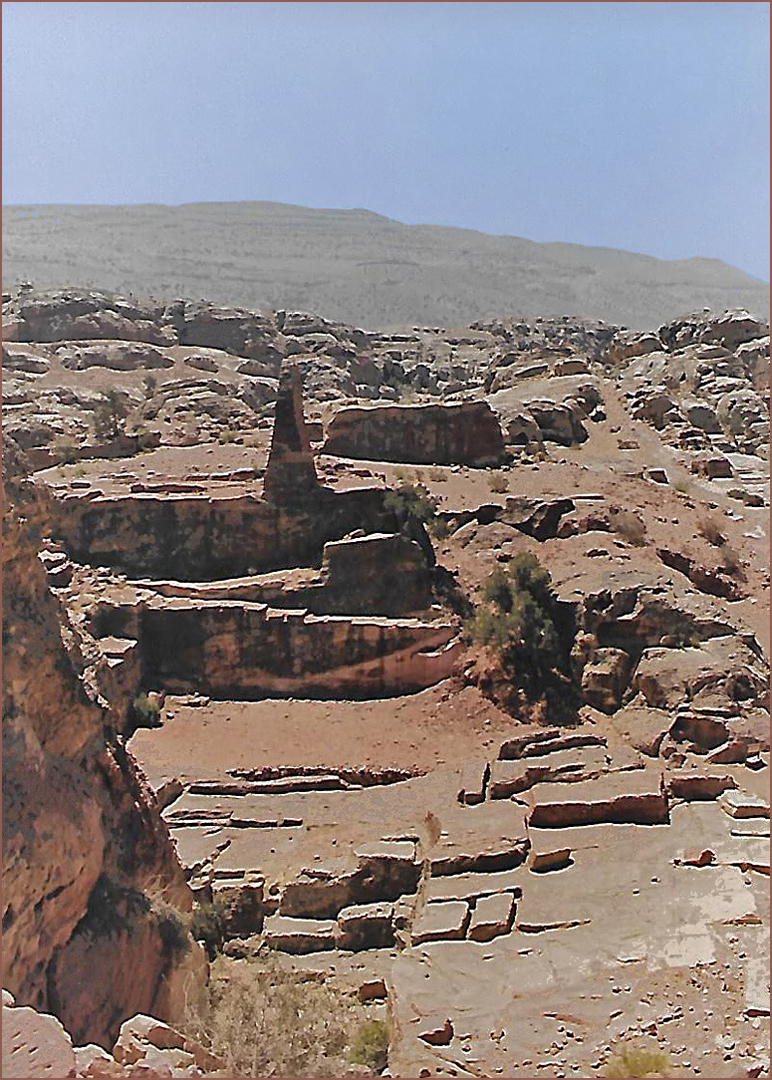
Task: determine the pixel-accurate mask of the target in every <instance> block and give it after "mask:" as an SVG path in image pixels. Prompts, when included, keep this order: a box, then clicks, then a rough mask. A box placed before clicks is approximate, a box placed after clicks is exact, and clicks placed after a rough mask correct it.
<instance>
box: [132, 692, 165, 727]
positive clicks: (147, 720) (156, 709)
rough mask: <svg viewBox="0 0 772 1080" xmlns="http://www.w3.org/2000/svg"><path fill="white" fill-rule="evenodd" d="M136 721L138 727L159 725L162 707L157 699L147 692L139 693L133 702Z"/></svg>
mask: <svg viewBox="0 0 772 1080" xmlns="http://www.w3.org/2000/svg"><path fill="white" fill-rule="evenodd" d="M131 711H132V714H133V719H134V723H135V724H136V725H137V727H157V726H158V724H159V723H160V720H161V709H160V706H159V705H158V702H157V701H153V700H152V699H151V698H149V697H148V696H147V694H139V695H138V696H137V697H135V698H134V700H133V701H132V703H131Z"/></svg>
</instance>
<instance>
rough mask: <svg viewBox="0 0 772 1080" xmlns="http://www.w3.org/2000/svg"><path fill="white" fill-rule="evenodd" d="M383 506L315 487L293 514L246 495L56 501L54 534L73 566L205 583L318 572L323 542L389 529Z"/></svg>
mask: <svg viewBox="0 0 772 1080" xmlns="http://www.w3.org/2000/svg"><path fill="white" fill-rule="evenodd" d="M383 499H384V491H383V490H382V489H379V488H357V489H353V490H351V491H340V492H337V491H331V490H329V489H325V488H320V489H319V492H318V495H317V497H316V498H315V499H313V500H307V501H306V502H304V503H303V505H301V506H297V507H288V506H277V505H275V504H272V503H269V502H266V501H264V500H263V499H260V498H257V497H255V496H252V495H243V496H236V497H233V498H207V497H206V496H192V497H191V496H185V495H179V496H155V495H133V494H132V495H129V496H122V497H107V496H105V497H100V498H96V499H85V498H81V497H77V496H76V497H74V498H65V499H61V500H58V501H57V502H56V504H55V506H54V509H53V516H54V525H53V533H54V535H55V536H56V537H57V539H60V540H61V541H62V543H63V545H64V547H65V549H66V551H67V552H68V554H69V555H70V556H71V557H72V558H73V559H75V560H76V561H77V562H85V563H90V564H92V565H95V566H113V567H116V568H117V569H119V570H121V571H123V572H124V573H127V574H133V575H137V576H142V577H168V578H174V579H175V580H178V581H206V580H213V579H215V578H227V577H239V576H242V575H244V574H247V573H250V572H256V571H257V572H260V571H264V570H279V569H284V568H287V567H293V566H313V565H317V566H318V565H320V564H321V561H322V551H323V547H324V544H325V543H326V542H327V541H328V540H340V539H341V538H342V537H344V536H345V535H346V534H347V533H349V532H351V530H352V529H357V528H362V527H365V526H366V527H367V529H368V530H384V531H391V530H392V529H393V524H394V516H393V514H390V513H388V512H385V511H384V509H383ZM250 568H252V570H250Z"/></svg>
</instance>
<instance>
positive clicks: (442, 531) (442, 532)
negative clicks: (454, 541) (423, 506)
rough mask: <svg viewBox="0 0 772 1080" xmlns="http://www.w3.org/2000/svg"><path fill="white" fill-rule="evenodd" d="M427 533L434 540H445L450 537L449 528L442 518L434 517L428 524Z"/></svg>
mask: <svg viewBox="0 0 772 1080" xmlns="http://www.w3.org/2000/svg"><path fill="white" fill-rule="evenodd" d="M429 532H430V533H431V534H432V536H433V537H434V539H435V540H445V539H447V537H448V536H450V526H449V525H448V523H447V521H445V519H444V518H441V517H439V516H438V515H435V516H434V517H433V518H432V520H431V521H430V522H429Z"/></svg>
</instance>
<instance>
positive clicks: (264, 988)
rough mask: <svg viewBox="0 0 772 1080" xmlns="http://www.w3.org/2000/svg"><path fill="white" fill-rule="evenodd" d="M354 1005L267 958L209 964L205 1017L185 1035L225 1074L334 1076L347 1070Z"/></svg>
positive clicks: (193, 1021) (356, 1013)
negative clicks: (204, 1047)
mask: <svg viewBox="0 0 772 1080" xmlns="http://www.w3.org/2000/svg"><path fill="white" fill-rule="evenodd" d="M359 1015H361V1014H360V1013H359V1010H358V1008H357V1007H355V1006H354V1004H353V1002H352V1000H351V999H350V998H345V997H343V996H342V995H341V994H339V993H336V992H335V991H333V990H332V989H331V988H330V987H329V986H327V985H325V983H323V982H322V983H319V982H317V981H310V980H303V978H302V976H301V975H299V974H297V973H294V972H292V971H288V970H287V969H286V968H285V967H283V966H282V964H281V963H280V961H279V960H278V959H277V958H276V957H275V956H272V955H269V956H267V957H260V958H256V959H253V960H247V961H245V962H243V961H242V962H240V963H239V964H238V966H237V967H236V966H234V965H233V964H229V963H228V961H227V960H225V958H223V957H220V958H218V960H217V961H215V963H214V964H213V965H212V978H211V982H210V987H209V1004H208V1008H207V1009H206V1010H205V1014H204V1015H202V1016H199V1017H191V1019H190V1022H189V1024H188V1028H189V1030H190V1033H191V1034H192V1035H194V1036H195V1037H196V1038H198V1039H199V1040H201V1041H202V1042H204V1043H205V1044H206V1045H207V1046H208V1047H209V1048H210V1049H211V1051H212V1053H214V1054H216V1055H217V1056H218V1057H219V1058H221V1059H222V1060H223V1061H224V1062H225V1066H226V1068H225V1072H224V1075H227V1076H232V1077H257V1076H271V1077H319V1078H322V1077H337V1076H343V1075H344V1072H345V1068H346V1049H347V1047H349V1046H350V1045H351V1043H352V1039H353V1037H354V1032H355V1027H356V1023H357V1020H358V1017H359Z"/></svg>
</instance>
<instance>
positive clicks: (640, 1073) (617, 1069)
mask: <svg viewBox="0 0 772 1080" xmlns="http://www.w3.org/2000/svg"><path fill="white" fill-rule="evenodd" d="M669 1068H670V1061H669V1059H668V1056H667V1054H665V1053H664V1052H663V1051H661V1050H643V1049H641V1048H640V1047H635V1046H625V1047H623V1048H622V1050H620V1052H619V1053H618V1054H617V1055H616V1056H615V1057H613V1058H612V1059H611V1061H610V1062H609V1063H608V1065H607V1066H606V1070H605V1072H604V1073H603V1075H604V1076H605V1077H608V1078H609V1080H622V1078H624V1077H628V1078H630V1077H634V1078H636V1080H639V1078H641V1077H647V1076H667V1075H668V1070H669Z"/></svg>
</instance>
